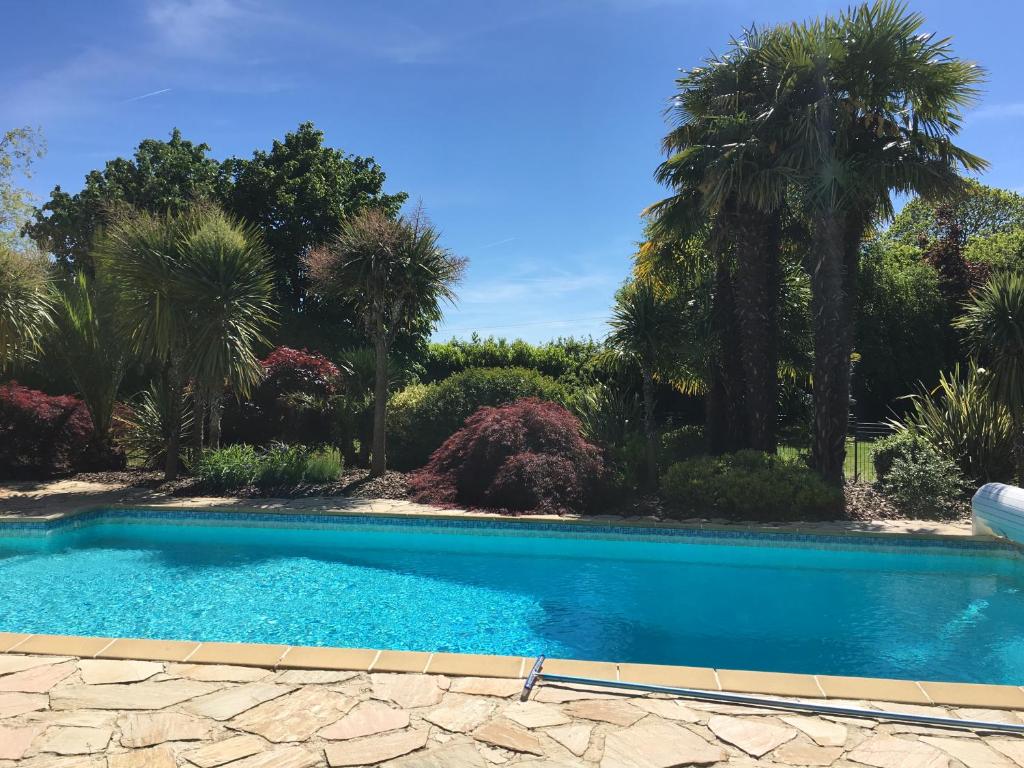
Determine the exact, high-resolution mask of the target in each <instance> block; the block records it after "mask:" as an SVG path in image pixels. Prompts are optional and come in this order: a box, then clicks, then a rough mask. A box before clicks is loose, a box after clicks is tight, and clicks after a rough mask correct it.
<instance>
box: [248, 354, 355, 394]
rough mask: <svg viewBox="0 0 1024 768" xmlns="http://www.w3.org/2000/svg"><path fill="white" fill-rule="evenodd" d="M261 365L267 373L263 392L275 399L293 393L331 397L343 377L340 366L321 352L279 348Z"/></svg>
mask: <svg viewBox="0 0 1024 768" xmlns="http://www.w3.org/2000/svg"><path fill="white" fill-rule="evenodd" d="M260 365H262V366H263V370H264V371H266V378H265V379H264V380H263V383H262V384H261V385H260V389H261V390H262V391H263V392H264V393H266V394H270V395H272V396H278V395H282V394H287V393H290V392H302V393H304V394H307V395H321V396H326V395H331V394H334V390H335V387H336V386H337V384H338V378H339V377H340V376H341V372H340V371H339V370H338V366H336V365H335V364H334V363H332V362H331V361H330V360H328V359H327V358H326V357H324V356H323V355H321V354H320V353H319V352H310V351H309V350H306V349H302V350H299V349H292V348H291V347H278V348H277V349H275V350H274V351H273V352H271V353H270V354H269V355H267V357H266V358H265V359H264V360H261V361H260Z"/></svg>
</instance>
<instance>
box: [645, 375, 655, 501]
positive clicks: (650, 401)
mask: <svg viewBox="0 0 1024 768" xmlns="http://www.w3.org/2000/svg"><path fill="white" fill-rule="evenodd" d="M642 376H643V394H644V438H645V440H646V443H647V480H646V486H647V490H648V491H651V492H653V491H655V490H656V489H657V487H658V435H657V431H656V429H655V426H654V373H653V371H652V370H651V367H650V366H649V365H645V366H643V371H642Z"/></svg>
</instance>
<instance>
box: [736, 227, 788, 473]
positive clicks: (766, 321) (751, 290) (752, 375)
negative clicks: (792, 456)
mask: <svg viewBox="0 0 1024 768" xmlns="http://www.w3.org/2000/svg"><path fill="white" fill-rule="evenodd" d="M732 229H733V242H734V246H735V252H736V319H737V324H738V326H739V341H740V360H741V362H742V365H743V378H744V383H745V393H746V397H745V398H744V405H745V408H746V415H747V426H748V429H749V430H750V437H749V444H750V447H751V448H754V449H755V450H758V451H766V452H769V453H774V452H775V449H776V447H777V446H776V426H777V423H776V422H777V418H778V417H777V411H778V399H779V375H778V367H779V366H778V343H777V337H778V300H779V267H778V227H777V226H776V225H775V223H774V222H773V221H771V220H770V219H769V218H767V217H765V215H764V214H761V213H760V212H757V211H751V210H740V211H737V212H736V214H735V215H734V216H733V227H732Z"/></svg>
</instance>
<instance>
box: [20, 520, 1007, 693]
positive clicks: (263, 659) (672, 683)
mask: <svg viewBox="0 0 1024 768" xmlns="http://www.w3.org/2000/svg"><path fill="white" fill-rule="evenodd" d="M101 509H123V510H139V511H145V510H152V511H161V512H168V511H187V512H198V511H202V512H222V513H225V514H228V515H230V514H232V513H234V514H247V513H249V514H271V515H303V514H314V515H328V516H343V517H381V518H385V517H388V518H396V517H398V518H402V517H408V518H413V519H437V520H463V521H464V520H467V519H473V520H478V521H487V520H505V521H511V522H520V523H522V522H557V523H570V524H574V525H582V526H591V527H596V528H601V527H605V528H609V527H635V528H664V529H695V528H697V529H700V530H702V531H707V532H709V533H710V532H717V531H723V532H729V531H733V532H734V531H737V530H746V531H751V532H759V533H783V534H794V535H800V534H805V535H813V536H828V537H833V536H838V537H846V536H850V537H868V538H881V539H892V540H896V539H898V540H903V541H906V540H907V539H923V540H930V541H935V540H939V541H945V542H949V543H951V544H955V543H957V542H960V543H962V542H964V541H965V540H967V541H975V542H978V543H981V542H997V541H998V542H1000V543H1002V540H1001V539H999V538H998V537H992V536H964V535H957V534H952V535H951V534H927V533H925V534H920V533H894V532H884V531H825V532H822V531H815V530H813V529H806V530H799V529H793V528H778V527H772V526H758V527H756V528H755V527H750V528H737V527H736V526H728V525H721V524H712V523H708V524H704V525H695V524H694V523H692V522H689V523H680V522H676V521H667V522H666V521H653V520H650V519H647V518H642V519H633V520H629V519H615V520H607V519H605V520H602V519H595V518H557V517H550V516H545V517H544V518H541V519H538V518H537V517H536V516H525V517H520V516H511V515H496V514H490V513H484V514H473V515H467V514H466V513H447V512H432V513H424V512H420V511H406V512H402V511H397V510H394V509H392V510H389V511H387V512H374V511H371V510H366V509H360V510H359V511H353V510H348V509H344V508H341V507H334V508H318V509H315V510H314V509H296V508H290V509H289V508H287V507H279V508H273V509H266V508H258V507H249V508H243V507H231V508H216V507H195V506H192V507H188V506H174V505H151V504H150V505H147V504H98V505H90V506H85V507H81V508H77V509H74V510H68V511H62V512H56V513H53V514H50V515H45V516H43V515H21V516H11V517H6V518H0V529H2V528H3V527H5V524H6V523H36V524H40V523H42V524H45V523H48V522H55V521H58V520H62V519H66V518H74V517H76V516H78V515H81V514H83V513H85V512H91V511H95V510H101ZM0 653H13V654H39V655H56V656H77V657H80V658H86V659H130V660H144V661H165V662H178V663H187V664H223V665H230V666H250V667H261V668H266V669H273V670H278V669H282V670H287V669H301V670H339V671H353V672H371V673H373V672H377V673H421V674H438V675H448V676H468V677H489V678H512V679H522V678H525V676H526V674H527V673H528V672H529V670H530V668H531V666H532V664H533V662H534V659H533V658H530V657H523V656H495V655H488V654H460V653H443V652H427V651H398V650H383V649H367V648H334V647H320V646H290V645H280V644H278V645H272V644H261V643H225V642H199V641H184V640H155V639H137V638H106V637H82V636H76V635H45V634H28V633H18V632H0ZM544 670H545V671H546V672H548V673H550V674H558V675H568V676H573V677H583V678H592V679H595V680H609V681H618V682H634V683H643V684H648V685H662V686H669V687H677V688H694V689H699V690H710V691H728V692H733V693H747V694H764V695H770V696H783V697H794V698H801V699H803V698H807V699H826V700H828V699H840V700H869V701H885V702H894V703H900V704H910V705H923V706H932V705H942V706H952V707H969V708H985V709H1011V710H1024V686H1014V685H996V684H983V683H958V682H941V681H914V680H900V679H886V678H870V677H844V676H834V675H811V674H800V673H789V672H764V671H753V670H729V669H716V668H711V667H690V666H674V665H657V664H637V663H627V662H606V661H586V660H578V659H547V660H546V661H545V663H544Z"/></svg>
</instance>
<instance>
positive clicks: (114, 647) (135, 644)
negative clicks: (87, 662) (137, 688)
mask: <svg viewBox="0 0 1024 768" xmlns="http://www.w3.org/2000/svg"><path fill="white" fill-rule="evenodd" d="M199 646H200V643H197V642H192V641H190V640H146V639H131V638H126V639H119V640H114V641H113V642H112V643H109V644H108V645H107V647H106V648H103V649H102V650H100V651H97V652H96V653H95V654H93V658H96V659H139V660H142V661H176V662H183V661H185V659H187V658H188V657H189V656H190V655H192V654H193V653H194V652H195V651H196V649H198V648H199Z"/></svg>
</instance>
